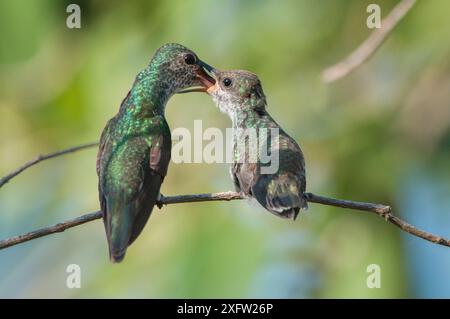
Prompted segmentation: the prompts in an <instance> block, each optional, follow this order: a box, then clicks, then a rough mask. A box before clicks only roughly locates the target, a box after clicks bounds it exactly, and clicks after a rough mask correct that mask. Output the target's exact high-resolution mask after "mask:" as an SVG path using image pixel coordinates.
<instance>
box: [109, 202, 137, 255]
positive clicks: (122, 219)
mask: <svg viewBox="0 0 450 319" xmlns="http://www.w3.org/2000/svg"><path fill="white" fill-rule="evenodd" d="M105 217H106V218H105V219H104V221H105V230H106V237H107V239H108V246H109V259H110V260H111V262H113V263H118V262H121V261H122V260H123V258H124V257H125V253H126V251H127V247H128V243H129V241H130V236H131V229H132V219H133V213H132V210H131V207H130V206H129V205H125V206H122V205H120V203H111V204H110V203H108V204H107V214H106V216H105Z"/></svg>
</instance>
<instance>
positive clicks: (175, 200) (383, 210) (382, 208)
mask: <svg viewBox="0 0 450 319" xmlns="http://www.w3.org/2000/svg"><path fill="white" fill-rule="evenodd" d="M305 196H306V198H307V200H308V202H310V203H317V204H322V205H328V206H335V207H341V208H349V209H356V210H362V211H368V212H372V213H375V214H377V215H378V216H381V217H383V218H384V219H385V220H387V221H389V222H391V223H392V224H394V225H396V226H397V227H399V228H400V229H402V230H403V231H405V232H407V233H409V234H411V235H414V236H417V237H420V238H422V239H425V240H428V241H430V242H433V243H436V244H439V245H443V246H448V247H450V240H448V239H445V238H443V237H440V236H437V235H433V234H431V233H428V232H425V231H423V230H420V229H417V228H415V227H414V226H412V225H410V224H408V223H406V222H404V221H403V220H401V219H400V218H398V217H396V216H394V215H392V213H391V207H390V206H386V205H382V204H372V203H363V202H354V201H349V200H342V199H334V198H328V197H323V196H319V195H314V194H312V193H305ZM243 198H244V197H243V196H242V195H241V194H239V193H236V192H222V193H211V194H195V195H180V196H167V197H166V196H161V199H160V200H159V203H158V206H159V207H161V206H163V205H170V204H179V203H193V202H207V201H230V200H237V199H243ZM101 217H102V213H101V212H100V211H97V212H93V213H89V214H86V215H83V216H80V217H77V218H74V219H71V220H68V221H66V222H63V223H59V224H56V225H53V226H50V227H44V228H41V229H38V230H36V231H33V232H30V233H27V234H24V235H20V236H15V237H11V238H8V239H4V240H2V241H0V250H1V249H4V248H7V247H11V246H14V245H17V244H20V243H24V242H27V241H30V240H33V239H36V238H39V237H43V236H47V235H50V234H54V233H59V232H63V231H65V230H66V229H68V228H71V227H75V226H78V225H81V224H84V223H87V222H90V221H93V220H95V219H99V218H101Z"/></svg>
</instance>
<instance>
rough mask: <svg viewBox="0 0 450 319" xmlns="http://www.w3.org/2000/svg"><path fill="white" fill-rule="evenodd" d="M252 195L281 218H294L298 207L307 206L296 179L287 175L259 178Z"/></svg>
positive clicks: (297, 212)
mask: <svg viewBox="0 0 450 319" xmlns="http://www.w3.org/2000/svg"><path fill="white" fill-rule="evenodd" d="M253 195H254V196H255V198H256V199H257V201H258V202H259V203H260V204H261V205H262V206H264V208H266V209H267V210H268V211H269V212H271V213H272V214H274V215H276V216H278V217H281V218H289V219H292V220H295V219H296V218H297V216H298V214H299V212H300V209H307V208H308V203H307V201H306V198H305V197H304V196H303V194H299V191H298V186H297V183H296V180H295V179H294V178H290V176H289V175H281V176H278V177H277V178H275V179H272V178H269V177H267V178H261V179H260V180H259V181H258V183H257V185H256V186H255V187H254V190H253Z"/></svg>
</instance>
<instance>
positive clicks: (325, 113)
mask: <svg viewBox="0 0 450 319" xmlns="http://www.w3.org/2000/svg"><path fill="white" fill-rule="evenodd" d="M71 2H72V1H56V0H53V1H51V0H43V1H39V2H37V1H25V0H19V1H17V0H1V1H0V42H1V46H0V143H1V144H0V145H1V147H0V175H4V174H6V173H7V172H8V171H10V170H11V169H13V168H15V167H17V166H18V165H20V164H21V163H23V162H25V161H26V160H28V159H30V158H32V157H34V156H35V155H36V154H39V153H43V152H44V153H45V152H50V151H53V150H58V149H61V148H64V147H69V146H72V145H76V144H81V143H84V142H89V141H95V140H97V139H98V138H99V135H100V133H101V131H102V129H103V127H104V125H105V123H106V121H107V120H108V119H109V118H111V117H112V116H113V115H114V114H115V113H116V112H117V110H118V107H119V104H120V102H121V100H122V99H123V97H124V96H125V95H126V93H127V92H128V89H129V88H130V86H131V84H132V82H133V79H134V77H135V75H136V74H137V73H138V72H139V71H140V70H141V69H143V68H144V67H145V66H146V64H147V63H148V61H149V59H150V58H151V56H152V54H153V52H154V51H155V49H156V48H158V47H159V46H160V45H162V44H164V43H166V42H179V43H182V44H184V45H186V46H188V47H189V48H191V49H193V50H194V51H196V52H197V53H198V55H199V56H200V57H201V58H202V59H204V60H205V61H207V62H208V63H210V64H212V65H214V66H216V67H218V68H223V69H237V68H240V69H249V70H251V71H253V72H255V73H257V74H258V75H259V76H260V78H261V79H262V82H263V86H264V89H265V92H266V95H267V96H268V102H269V112H270V113H271V114H272V115H273V117H274V118H275V119H276V120H277V121H278V122H279V123H280V124H281V125H282V126H283V127H284V128H285V130H286V131H287V132H289V133H290V134H291V135H292V136H293V137H294V138H296V139H297V141H298V142H299V143H300V145H301V146H302V148H303V150H304V153H305V156H306V161H307V170H308V174H307V177H308V190H309V191H312V192H314V193H317V194H323V195H328V196H335V197H338V198H348V199H353V200H361V201H370V202H381V203H386V204H391V205H392V206H393V207H394V208H398V207H400V203H399V198H400V195H401V194H402V187H404V183H405V178H407V177H408V176H409V175H411V174H412V173H413V172H414V171H415V170H416V169H417V168H421V170H422V171H424V172H425V173H426V174H430V175H431V176H440V177H445V178H444V180H447V183H450V182H448V181H450V178H447V177H450V176H449V175H450V170H449V155H450V133H449V126H450V72H449V71H450V42H449V41H448V39H450V20H449V19H448V12H449V10H450V2H449V1H446V0H432V1H421V2H420V3H417V5H416V7H415V8H413V9H412V10H411V12H410V13H409V14H408V15H407V16H406V17H405V19H404V20H403V21H402V22H401V23H400V25H399V26H398V27H397V28H396V30H395V31H394V32H393V34H392V35H391V36H390V37H389V39H388V40H387V41H386V43H384V44H383V46H382V47H381V49H380V50H379V51H378V52H377V53H376V54H375V56H374V57H373V58H371V60H370V61H369V62H368V63H366V64H365V65H363V66H362V67H360V68H359V69H358V70H357V71H356V72H354V73H353V74H351V75H350V76H348V77H347V78H345V79H342V80H340V81H338V82H336V83H333V84H331V85H325V84H323V83H321V81H320V73H321V71H322V70H323V69H324V68H325V67H327V66H328V65H330V64H333V63H335V62H337V61H338V60H340V59H342V58H343V57H344V56H346V55H347V54H348V53H349V52H351V51H352V50H353V49H354V48H356V47H357V46H358V45H359V44H360V43H361V42H362V41H363V40H364V39H365V38H366V37H367V36H368V35H369V34H370V32H371V30H369V29H368V28H367V27H366V25H365V22H366V18H367V15H368V14H367V13H366V7H367V5H368V4H369V3H372V2H373V1H365V0H364V1H359V0H352V1H344V0H339V1H313V0H304V1H297V0H288V1H267V0H266V1H256V0H253V1H236V0H234V1H221V2H219V1H206V0H197V1H195V0H193V1H182V0H177V1H144V0H142V1H99V0H93V1H73V2H74V3H78V4H80V6H81V10H82V28H81V29H68V28H67V27H66V24H65V21H66V17H67V13H66V10H65V9H66V6H67V5H68V4H69V3H71ZM377 3H378V4H380V6H381V9H382V16H385V15H386V14H387V13H388V12H389V11H390V9H391V8H392V7H393V6H394V5H395V4H396V3H397V1H381V0H380V1H377ZM166 115H167V118H168V121H169V124H170V126H171V128H172V129H173V128H175V127H188V128H190V127H192V125H193V121H194V120H195V119H202V120H203V127H204V128H206V127H219V128H222V129H225V128H226V127H229V125H230V123H229V121H228V118H226V117H225V116H224V115H222V114H220V113H219V112H218V111H217V110H216V108H215V107H214V105H213V103H212V101H211V100H210V99H209V97H208V96H206V95H201V94H188V95H183V96H175V97H174V98H172V99H171V101H170V102H169V104H168V106H167V112H166ZM95 155H96V150H88V151H83V152H79V153H77V154H73V155H68V156H66V157H64V158H59V159H54V160H52V161H47V162H45V163H43V164H42V165H40V166H39V167H35V168H33V169H31V170H29V171H27V172H26V173H25V174H23V175H21V176H19V177H18V178H16V179H15V180H14V181H12V182H10V183H9V184H8V185H6V186H5V187H4V188H2V189H1V190H0V237H2V238H4V237H9V236H12V235H16V234H19V233H22V232H24V231H28V230H32V229H34V228H37V227H40V226H44V225H48V224H53V223H55V222H58V221H62V220H64V219H66V218H70V217H74V216H78V215H80V214H81V213H83V212H87V211H93V210H96V209H97V208H98V199H97V176H96V173H95ZM229 189H232V182H231V180H230V179H229V175H228V165H227V164H214V165H208V164H174V163H172V164H171V166H170V168H169V175H168V177H167V178H166V181H165V183H164V185H163V188H162V192H163V193H164V194H166V195H169V194H186V193H197V192H199V193H201V192H212V191H224V190H229ZM447 208H448V207H447ZM448 211H449V210H448V209H447V213H448ZM396 213H398V214H401V215H403V216H404V217H405V216H406V215H404V214H405V212H403V211H401V210H400V208H398V209H397V210H396ZM422 213H423V214H426V213H427V212H422ZM418 226H420V225H418ZM449 227H450V225H449ZM447 229H448V228H447ZM428 230H430V231H433V229H428ZM447 235H449V232H448V231H447ZM410 240H411V238H410V237H408V236H403V235H401V234H400V232H399V230H397V229H396V228H394V227H393V226H392V225H390V224H388V223H385V222H383V220H381V219H380V218H378V217H373V216H370V214H360V213H358V212H355V211H353V212H351V211H347V210H343V209H337V208H331V207H325V206H320V205H314V204H312V205H310V209H309V211H308V212H306V213H305V214H303V215H301V216H300V217H299V219H298V220H297V221H296V222H295V223H293V222H289V221H286V220H281V219H277V218H275V217H274V216H272V215H271V214H268V213H266V212H265V211H263V210H262V209H261V208H259V207H257V206H255V205H251V204H249V203H246V202H229V203H204V204H183V205H173V206H169V207H165V208H164V209H163V210H161V211H160V210H158V209H155V210H154V213H153V215H152V217H151V219H150V221H149V223H148V225H147V228H146V230H145V231H144V233H143V234H142V235H141V237H140V238H139V240H137V241H136V243H135V244H134V245H133V246H132V247H131V248H130V249H129V251H128V254H127V257H126V259H125V261H124V262H123V263H122V264H119V265H112V264H110V263H109V261H108V257H107V247H106V240H105V235H104V230H103V225H102V223H101V222H100V221H96V222H93V223H90V224H87V225H84V226H81V227H76V228H74V229H71V230H69V231H67V232H65V233H63V234H58V235H54V236H49V237H45V238H42V239H39V240H35V241H32V242H29V243H26V244H23V245H19V246H16V247H13V248H10V249H7V250H4V251H1V252H0V273H1V275H0V297H63V298H64V297H81V298H85V297H94V298H100V297H163V298H169V297H179V298H188V297H290V298H296V297H334V298H345V297H357V298H358V297H368V298H378V297H385V298H391V297H394V298H397V297H413V296H417V295H418V292H417V290H416V289H415V288H414V287H415V286H414V280H415V278H414V277H413V276H411V275H410V272H409V265H408V259H407V258H406V257H405V255H406V252H405V250H404V247H405V246H407V245H409V241H410ZM425 245H431V244H427V243H425ZM426 247H429V246H426ZM438 249H439V253H441V254H447V255H448V251H446V250H445V248H443V247H440V248H438ZM409 253H410V254H414V253H415V252H414V251H412V252H411V251H410V252H409ZM71 263H76V264H79V265H80V266H81V269H82V288H81V289H68V288H67V287H66V276H67V274H66V272H65V270H66V266H67V265H68V264H71ZM372 263H376V264H379V265H380V266H381V269H382V286H381V288H380V289H368V288H367V286H366V278H367V275H368V274H367V272H366V267H367V265H369V264H372ZM429 280H431V284H433V280H434V281H435V282H437V281H445V282H448V283H449V284H450V277H449V275H448V273H447V275H446V277H444V278H442V277H441V278H435V277H433V278H430V279H429ZM447 286H449V285H447ZM447 297H448V295H447Z"/></svg>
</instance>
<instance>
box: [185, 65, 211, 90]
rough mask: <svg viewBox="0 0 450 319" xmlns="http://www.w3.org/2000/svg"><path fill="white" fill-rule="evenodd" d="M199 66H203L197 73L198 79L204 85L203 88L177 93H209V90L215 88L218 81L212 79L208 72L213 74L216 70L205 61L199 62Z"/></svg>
mask: <svg viewBox="0 0 450 319" xmlns="http://www.w3.org/2000/svg"><path fill="white" fill-rule="evenodd" d="M198 64H199V65H200V66H201V67H200V68H199V69H198V71H197V74H196V75H197V77H198V79H199V80H200V82H201V83H202V86H201V87H193V88H188V89H184V90H180V91H178V92H177V93H189V92H207V91H208V89H209V88H211V87H213V86H214V85H215V84H216V80H214V78H213V77H211V76H210V75H209V74H208V73H207V72H206V71H208V72H211V73H212V72H213V71H214V70H215V69H214V68H213V67H212V66H210V65H208V64H206V63H205V62H203V61H198ZM205 70H206V71H205Z"/></svg>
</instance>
